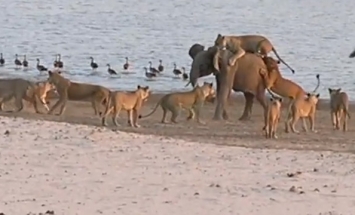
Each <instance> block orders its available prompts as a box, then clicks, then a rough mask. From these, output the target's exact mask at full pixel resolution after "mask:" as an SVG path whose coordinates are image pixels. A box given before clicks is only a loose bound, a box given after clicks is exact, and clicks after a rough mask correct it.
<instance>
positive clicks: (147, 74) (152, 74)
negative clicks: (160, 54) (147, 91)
mask: <svg viewBox="0 0 355 215" xmlns="http://www.w3.org/2000/svg"><path fill="white" fill-rule="evenodd" d="M144 70H145V77H147V78H154V77H157V74H156V73H151V72H148V68H147V67H144Z"/></svg>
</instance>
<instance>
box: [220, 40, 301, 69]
mask: <svg viewBox="0 0 355 215" xmlns="http://www.w3.org/2000/svg"><path fill="white" fill-rule="evenodd" d="M214 45H215V46H218V47H225V48H227V49H228V50H229V51H231V52H233V53H241V52H249V53H254V54H260V55H263V56H267V55H268V54H269V53H270V52H271V51H272V52H274V54H275V55H276V57H277V58H278V59H279V60H280V61H281V62H282V63H283V64H285V65H286V66H287V67H288V68H289V69H290V70H291V71H292V73H295V70H294V69H292V68H291V67H290V66H289V65H288V64H287V63H286V62H285V61H284V60H283V59H282V58H281V57H280V56H279V54H278V53H277V51H276V49H275V47H274V46H273V45H272V43H271V42H270V40H269V39H267V38H266V37H264V36H261V35H241V36H222V35H221V34H218V35H217V38H216V39H215V42H214Z"/></svg>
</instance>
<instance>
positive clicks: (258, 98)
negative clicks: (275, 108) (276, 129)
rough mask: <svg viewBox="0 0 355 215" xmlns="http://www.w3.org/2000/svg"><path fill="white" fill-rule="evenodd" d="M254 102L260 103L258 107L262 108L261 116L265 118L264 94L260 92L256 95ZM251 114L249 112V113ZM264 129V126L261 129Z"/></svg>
mask: <svg viewBox="0 0 355 215" xmlns="http://www.w3.org/2000/svg"><path fill="white" fill-rule="evenodd" d="M256 100H258V102H259V103H260V105H261V106H262V108H263V116H266V111H267V104H266V99H265V93H264V92H260V93H258V94H257V95H256ZM250 112H251V111H250ZM264 129H265V126H264V127H263V130H264Z"/></svg>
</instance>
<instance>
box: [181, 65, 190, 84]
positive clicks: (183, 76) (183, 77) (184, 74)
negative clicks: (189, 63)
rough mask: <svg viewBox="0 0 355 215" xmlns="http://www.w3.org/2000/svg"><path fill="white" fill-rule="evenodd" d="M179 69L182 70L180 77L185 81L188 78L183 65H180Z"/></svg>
mask: <svg viewBox="0 0 355 215" xmlns="http://www.w3.org/2000/svg"><path fill="white" fill-rule="evenodd" d="M181 70H182V79H183V80H184V81H185V80H187V79H188V78H189V75H188V74H186V72H185V67H181Z"/></svg>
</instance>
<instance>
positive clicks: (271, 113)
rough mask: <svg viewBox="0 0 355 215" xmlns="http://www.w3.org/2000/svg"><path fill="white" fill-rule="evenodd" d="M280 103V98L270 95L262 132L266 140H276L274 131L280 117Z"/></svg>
mask: <svg viewBox="0 0 355 215" xmlns="http://www.w3.org/2000/svg"><path fill="white" fill-rule="evenodd" d="M270 94H271V93H270ZM281 103H282V98H280V97H276V96H274V95H273V94H271V98H270V100H269V102H268V105H267V109H266V112H265V116H264V130H265V137H266V138H274V139H277V138H278V137H277V135H276V131H277V126H278V123H279V121H280V117H281Z"/></svg>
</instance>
